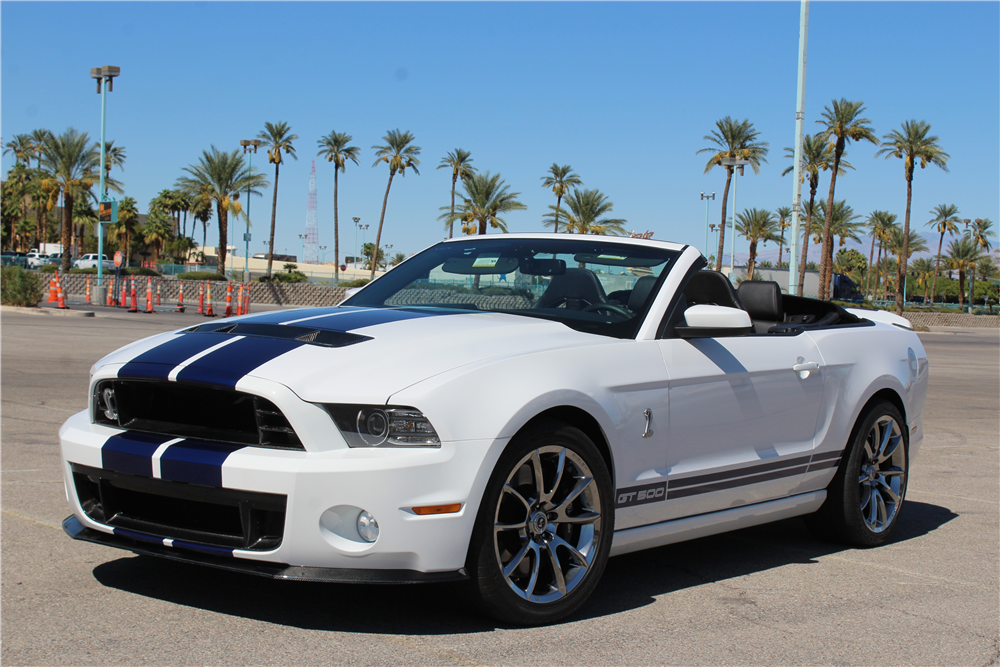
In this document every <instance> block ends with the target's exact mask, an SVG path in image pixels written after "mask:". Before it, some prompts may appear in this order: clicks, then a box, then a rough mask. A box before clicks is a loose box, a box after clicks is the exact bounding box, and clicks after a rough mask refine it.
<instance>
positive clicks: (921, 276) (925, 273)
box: [910, 257, 937, 302]
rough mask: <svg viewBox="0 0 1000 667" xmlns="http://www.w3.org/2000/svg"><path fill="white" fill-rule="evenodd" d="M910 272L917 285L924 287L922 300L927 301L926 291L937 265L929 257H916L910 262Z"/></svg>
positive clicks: (935, 273)
mask: <svg viewBox="0 0 1000 667" xmlns="http://www.w3.org/2000/svg"><path fill="white" fill-rule="evenodd" d="M910 273H911V274H912V275H913V278H914V279H915V280H916V283H917V287H923V288H924V301H925V302H926V301H927V293H928V291H930V289H931V277H932V276H933V277H937V266H936V265H935V263H934V261H933V260H932V259H930V258H929V257H918V258H917V259H915V260H913V261H912V262H910Z"/></svg>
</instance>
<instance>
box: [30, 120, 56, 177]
mask: <svg viewBox="0 0 1000 667" xmlns="http://www.w3.org/2000/svg"><path fill="white" fill-rule="evenodd" d="M29 136H30V137H31V145H32V147H33V149H34V157H35V159H36V160H38V164H37V165H35V166H36V167H37V168H38V169H39V170H40V169H41V168H42V150H43V149H44V147H45V144H47V143H48V142H50V141H52V137H53V134H52V132H51V131H50V130H46V129H44V128H39V129H37V130H32V131H31V134H30V135H29Z"/></svg>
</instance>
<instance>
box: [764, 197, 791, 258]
mask: <svg viewBox="0 0 1000 667" xmlns="http://www.w3.org/2000/svg"><path fill="white" fill-rule="evenodd" d="M774 216H775V217H776V218H777V219H778V236H780V237H781V238H780V240H779V241H778V266H781V251H782V250H783V249H784V247H785V230H786V229H788V228H789V227H791V226H792V209H791V207H789V206H780V207H778V209H777V210H776V211H775V212H774ZM761 268H764V263H763V262H761Z"/></svg>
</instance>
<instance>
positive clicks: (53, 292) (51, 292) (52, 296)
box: [47, 271, 59, 303]
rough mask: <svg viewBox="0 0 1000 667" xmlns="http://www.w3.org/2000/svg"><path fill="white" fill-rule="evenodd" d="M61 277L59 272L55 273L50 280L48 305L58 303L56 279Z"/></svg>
mask: <svg viewBox="0 0 1000 667" xmlns="http://www.w3.org/2000/svg"><path fill="white" fill-rule="evenodd" d="M58 277H59V272H58V271H53V273H52V277H51V278H49V300H48V302H47V303H55V302H56V278H58Z"/></svg>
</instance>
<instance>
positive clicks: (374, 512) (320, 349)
mask: <svg viewBox="0 0 1000 667" xmlns="http://www.w3.org/2000/svg"><path fill="white" fill-rule="evenodd" d="M704 266H705V260H704V258H703V257H702V256H701V254H700V253H699V252H698V251H697V250H695V249H694V248H693V247H689V246H683V245H678V244H673V243H664V242H659V241H652V240H640V239H623V238H613V237H600V236H574V235H569V234H559V235H552V234H505V235H497V236H489V237H486V236H480V237H471V238H463V239H454V240H451V241H445V242H442V243H439V244H437V245H434V246H432V247H431V248H429V249H427V250H425V251H424V252H422V253H420V254H418V255H416V256H414V257H412V258H410V259H409V260H407V261H406V262H404V263H403V264H401V265H399V266H398V267H396V268H394V269H393V270H392V271H390V272H389V273H387V274H386V275H385V276H383V277H381V278H379V279H378V280H376V281H375V282H373V283H371V284H369V285H368V286H366V287H365V288H364V289H362V290H361V291H360V292H358V293H357V294H354V295H353V296H351V297H350V298H349V299H347V300H346V301H345V302H344V303H343V304H341V306H339V307H336V308H311V309H302V310H282V311H273V312H268V313H262V314H256V315H250V316H247V317H242V318H235V319H226V320H211V321H207V322H206V323H205V324H200V325H198V326H193V327H189V328H187V329H183V330H180V331H176V332H173V333H166V334H162V335H157V336H153V337H151V338H147V339H145V340H140V341H138V342H136V343H133V344H131V345H129V346H127V347H125V348H122V349H121V350H118V351H117V352H114V353H112V354H110V355H108V356H107V357H105V358H104V359H102V360H100V361H99V362H97V364H95V365H94V367H93V369H92V371H91V380H90V400H89V407H88V409H87V410H85V411H83V412H80V413H79V414H76V415H74V416H73V417H71V418H70V419H69V420H68V421H67V422H66V423H65V424H64V425H63V427H62V429H61V430H60V438H61V443H62V457H63V468H64V474H65V482H66V491H67V496H68V498H69V502H70V504H71V506H72V508H73V515H72V516H70V517H68V518H67V519H66V520H65V522H64V528H65V530H66V532H67V533H69V534H70V535H71V536H72V537H74V538H76V539H80V540H87V541H90V542H97V543H100V544H106V545H109V546H113V547H118V548H121V549H126V550H129V551H132V552H136V553H140V554H152V555H156V556H161V557H166V558H172V559H176V560H182V561H188V562H194V563H202V564H205V565H209V566H214V567H220V568H226V569H230V570H238V571H242V572H247V573H251V574H256V575H263V576H268V577H275V578H279V579H300V580H310V581H337V582H359V583H364V582H432V581H448V580H460V581H463V582H464V585H465V587H466V588H467V589H468V591H469V592H470V593H471V597H472V599H473V600H474V601H475V604H476V605H477V606H478V607H479V608H480V609H481V610H482V611H484V612H485V613H488V614H490V615H492V616H493V617H495V618H497V619H500V620H502V621H505V622H510V623H517V624H537V623H548V622H552V621H554V620H556V619H559V618H561V617H563V616H565V615H567V614H569V613H571V612H572V611H574V610H575V609H577V608H578V607H579V606H580V605H581V604H583V602H584V601H585V600H586V599H587V597H588V596H589V595H590V594H591V593H592V592H593V590H594V588H595V586H596V585H597V583H598V580H599V579H600V577H601V573H602V571H603V570H604V567H605V564H606V562H607V559H608V558H609V557H610V556H614V555H616V554H622V553H627V552H630V551H635V550H638V549H645V548H649V547H656V546H660V545H664V544H669V543H672V542H678V541H681V540H687V539H692V538H696V537H701V536H704V535H710V534H713V533H719V532H723V531H727V530H733V529H738V528H744V527H747V526H752V525H756V524H761V523H765V522H768V521H776V520H779V519H785V518H788V517H793V516H797V515H808V516H807V520H808V523H809V524H810V525H811V526H812V527H813V529H814V530H816V531H818V532H819V533H820V534H822V535H825V536H828V537H829V538H831V539H838V540H842V541H845V542H847V543H850V544H853V545H858V546H874V545H878V544H881V543H883V542H884V541H885V540H886V539H887V538H888V536H889V535H890V533H891V532H892V530H893V527H894V526H895V525H896V524H897V523H898V521H899V513H900V510H901V509H902V506H903V498H904V495H905V492H906V482H907V474H908V471H909V465H910V462H911V461H912V459H913V457H914V456H915V454H916V453H917V449H918V446H919V444H920V441H921V439H922V436H923V427H922V420H923V410H924V402H925V397H926V393H927V377H928V372H927V357H926V354H925V353H924V349H923V346H922V345H921V344H920V340H919V339H918V338H917V336H916V335H915V334H914V333H913V331H912V330H911V328H910V326H909V323H908V322H907V320H905V319H903V318H898V317H896V316H894V315H890V314H888V313H879V312H874V311H862V310H845V309H843V308H840V307H838V306H836V305H834V304H831V303H826V302H821V301H816V300H812V299H803V298H797V297H793V296H786V295H782V294H781V292H780V290H779V287H778V285H777V283H769V282H744V283H742V284H741V285H740V286H739V289H738V290H735V289H734V288H733V287H732V285H731V284H730V283H729V281H728V280H727V279H726V278H725V276H723V275H722V274H719V273H716V272H713V271H707V270H704V268H703V267H704Z"/></svg>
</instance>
